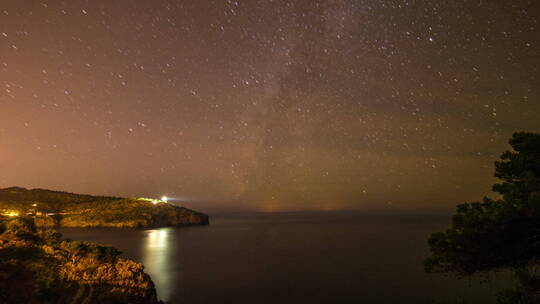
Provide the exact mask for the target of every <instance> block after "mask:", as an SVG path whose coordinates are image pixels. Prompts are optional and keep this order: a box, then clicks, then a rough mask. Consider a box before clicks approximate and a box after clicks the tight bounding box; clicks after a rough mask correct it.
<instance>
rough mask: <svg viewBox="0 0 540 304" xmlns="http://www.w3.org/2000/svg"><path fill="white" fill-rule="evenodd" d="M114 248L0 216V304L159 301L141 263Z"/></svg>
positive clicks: (26, 219)
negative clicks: (65, 236)
mask: <svg viewBox="0 0 540 304" xmlns="http://www.w3.org/2000/svg"><path fill="white" fill-rule="evenodd" d="M119 254H120V252H119V251H118V250H116V249H115V248H113V247H109V246H102V245H99V244H95V243H90V242H78V241H69V240H62V239H61V236H60V234H58V233H57V232H55V231H54V230H51V229H38V228H36V226H35V223H34V219H33V218H30V217H23V218H21V217H17V218H5V217H1V218H0V303H110V304H116V303H133V304H158V303H160V302H159V301H158V300H157V296H156V290H155V288H154V284H153V283H152V280H151V279H150V277H149V276H148V275H147V274H146V273H145V272H144V267H143V266H142V265H141V264H139V263H136V262H134V261H132V260H128V259H123V258H120V257H119Z"/></svg>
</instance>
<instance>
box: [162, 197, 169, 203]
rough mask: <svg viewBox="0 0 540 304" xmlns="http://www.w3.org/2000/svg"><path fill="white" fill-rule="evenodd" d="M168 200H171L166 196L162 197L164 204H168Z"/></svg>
mask: <svg viewBox="0 0 540 304" xmlns="http://www.w3.org/2000/svg"><path fill="white" fill-rule="evenodd" d="M168 199H169V198H168V197H166V196H162V197H161V200H162V201H164V202H167V200H168Z"/></svg>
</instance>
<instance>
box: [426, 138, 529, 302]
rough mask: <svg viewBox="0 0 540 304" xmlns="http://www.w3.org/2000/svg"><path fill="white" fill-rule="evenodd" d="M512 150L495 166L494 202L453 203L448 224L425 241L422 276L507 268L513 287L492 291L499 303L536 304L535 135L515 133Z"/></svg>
mask: <svg viewBox="0 0 540 304" xmlns="http://www.w3.org/2000/svg"><path fill="white" fill-rule="evenodd" d="M509 143H510V145H511V146H512V148H513V150H512V151H506V152H504V153H503V154H502V156H501V159H500V160H499V161H497V162H495V176H496V177H497V178H499V179H500V180H501V182H500V183H498V184H495V185H493V191H495V192H497V193H498V194H500V197H499V198H498V199H491V198H487V197H486V198H484V199H483V200H482V201H481V202H471V203H464V204H461V205H458V206H457V208H456V213H455V215H454V216H453V218H452V224H451V227H450V228H449V229H447V230H446V231H444V232H438V233H434V234H432V235H431V236H430V238H429V246H430V249H431V256H430V257H429V258H428V259H426V261H425V268H426V271H428V272H449V273H456V274H458V275H461V276H469V275H472V274H476V273H479V274H486V273H488V272H493V271H501V270H509V271H511V272H512V273H513V274H514V275H515V277H516V281H517V286H516V287H515V288H514V289H509V290H503V291H500V292H499V293H498V297H497V299H498V303H500V304H510V303H512V304H532V303H540V274H539V273H538V266H539V258H540V134H535V133H526V132H519V133H515V134H514V135H513V136H512V138H511V139H510V142H509Z"/></svg>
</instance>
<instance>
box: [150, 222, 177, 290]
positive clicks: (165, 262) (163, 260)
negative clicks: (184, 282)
mask: <svg viewBox="0 0 540 304" xmlns="http://www.w3.org/2000/svg"><path fill="white" fill-rule="evenodd" d="M171 238H174V233H173V230H172V228H159V229H152V230H145V231H144V237H143V242H142V255H141V259H142V261H141V262H142V264H143V265H144V266H145V271H146V273H148V274H149V275H150V276H151V277H152V280H153V281H154V284H155V286H156V289H157V293H158V297H159V298H160V299H161V300H164V301H168V300H169V299H170V296H171V290H172V286H175V285H176V286H178V285H179V284H178V283H179V282H177V280H178V278H173V277H172V274H173V273H174V272H175V271H174V269H172V268H174V265H173V262H172V261H173V258H175V257H176V259H177V258H178V256H175V252H174V247H175V246H171V242H172V240H171ZM177 263H178V261H175V262H174V264H177ZM177 266H178V265H177ZM175 279H176V280H175Z"/></svg>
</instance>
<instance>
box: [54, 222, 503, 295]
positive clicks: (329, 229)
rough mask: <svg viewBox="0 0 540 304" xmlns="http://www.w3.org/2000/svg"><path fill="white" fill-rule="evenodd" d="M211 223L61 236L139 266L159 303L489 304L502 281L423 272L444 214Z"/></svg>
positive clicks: (66, 232) (65, 230)
mask: <svg viewBox="0 0 540 304" xmlns="http://www.w3.org/2000/svg"><path fill="white" fill-rule="evenodd" d="M210 216H211V217H210V225H208V226H192V227H180V228H171V227H167V228H156V229H108V228H93V229H86V228H69V229H68V228H62V229H61V230H60V231H61V233H62V234H63V235H64V237H66V238H70V239H74V240H84V241H94V242H98V243H102V244H108V245H112V246H114V247H116V248H118V249H120V250H121V251H122V252H123V257H126V258H130V259H133V260H136V261H138V262H141V263H143V265H144V266H145V271H146V272H147V273H148V274H150V276H151V277H152V280H153V281H154V283H155V285H156V289H157V292H158V297H159V298H160V299H161V300H163V301H164V302H165V303H179V304H180V303H181V304H194V303H220V304H224V303H235V304H241V303H250V304H257V303H295V304H298V303H403V304H406V303H411V304H413V303H414V304H419V303H461V304H463V303H476V304H478V303H494V302H495V298H494V295H495V293H496V292H497V290H499V289H500V288H503V287H508V286H510V285H511V282H510V280H509V279H508V278H507V277H506V278H505V277H504V275H503V276H501V275H496V276H495V275H494V276H491V277H472V278H471V277H466V278H459V277H457V276H455V275H451V274H428V273H425V272H424V268H423V261H424V259H425V258H426V257H427V256H428V255H429V248H428V244H427V238H428V236H429V235H430V233H432V232H435V231H441V230H443V229H445V228H446V227H448V225H449V221H450V214H446V213H436V214H415V213H411V212H408V213H384V212H375V213H373V212H371V213H366V212H347V213H332V212H321V213H313V212H312V213H307V212H295V213H233V214H215V215H213V214H210Z"/></svg>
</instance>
